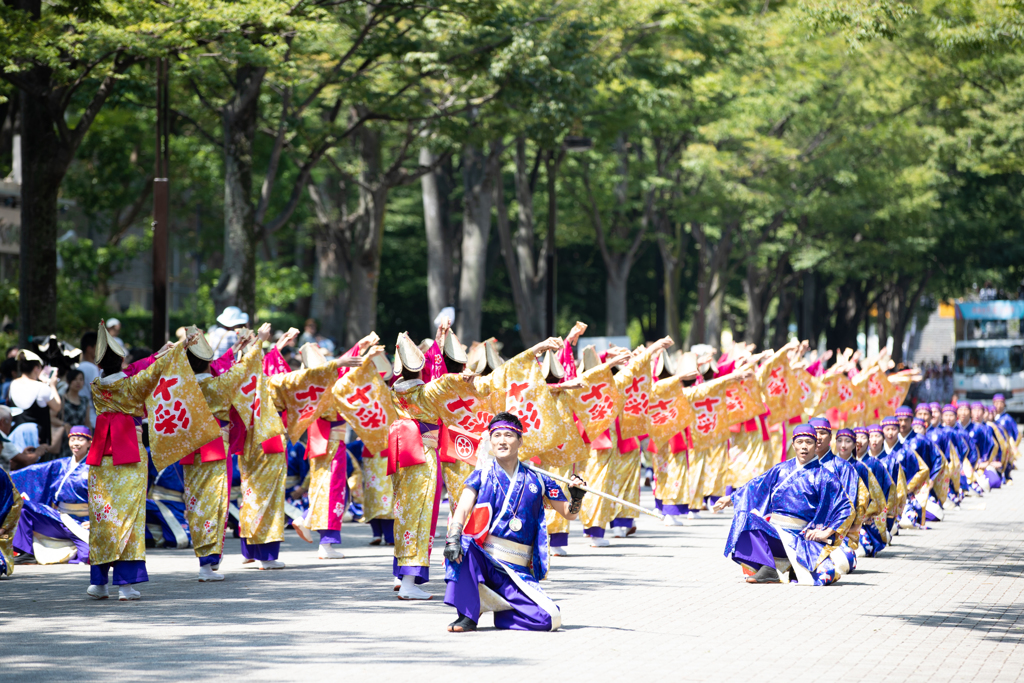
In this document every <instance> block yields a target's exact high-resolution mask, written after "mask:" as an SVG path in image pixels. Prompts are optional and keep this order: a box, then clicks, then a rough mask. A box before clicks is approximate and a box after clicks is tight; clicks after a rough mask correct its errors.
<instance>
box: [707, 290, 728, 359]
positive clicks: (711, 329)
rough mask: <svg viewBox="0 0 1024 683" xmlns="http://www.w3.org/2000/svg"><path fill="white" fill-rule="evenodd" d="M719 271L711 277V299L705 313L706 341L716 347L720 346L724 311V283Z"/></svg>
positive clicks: (719, 347)
mask: <svg viewBox="0 0 1024 683" xmlns="http://www.w3.org/2000/svg"><path fill="white" fill-rule="evenodd" d="M722 280H723V277H722V273H721V271H718V272H716V273H715V274H714V276H713V277H712V278H711V292H712V295H711V301H710V302H708V310H707V314H706V315H705V323H704V325H705V327H706V330H707V331H706V333H705V334H706V342H705V343H707V344H711V346H714V347H715V348H716V349H721V348H722V326H723V325H722V314H723V313H724V311H725V284H724V283H723V282H722Z"/></svg>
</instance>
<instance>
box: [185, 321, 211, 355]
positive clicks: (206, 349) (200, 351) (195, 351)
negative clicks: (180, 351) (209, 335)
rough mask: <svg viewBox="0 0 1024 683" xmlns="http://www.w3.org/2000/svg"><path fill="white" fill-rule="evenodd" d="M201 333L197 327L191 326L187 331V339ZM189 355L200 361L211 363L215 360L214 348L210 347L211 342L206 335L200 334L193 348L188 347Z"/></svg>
mask: <svg viewBox="0 0 1024 683" xmlns="http://www.w3.org/2000/svg"><path fill="white" fill-rule="evenodd" d="M197 332H199V328H198V327H196V326H195V325H190V326H189V328H188V329H187V330H185V339H188V338H189V337H191V336H192V335H194V334H196V333H197ZM188 351H189V353H191V354H192V355H193V356H195V357H196V358H198V359H199V360H205V361H211V360H213V347H212V346H210V342H209V341H208V340H207V339H206V335H205V334H203V333H201V332H199V338H198V339H196V342H195V343H194V344H192V346H190V347H188Z"/></svg>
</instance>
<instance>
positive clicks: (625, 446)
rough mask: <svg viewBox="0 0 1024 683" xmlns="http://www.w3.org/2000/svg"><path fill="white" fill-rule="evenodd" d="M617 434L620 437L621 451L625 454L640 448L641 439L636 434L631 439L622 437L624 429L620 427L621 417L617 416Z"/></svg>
mask: <svg viewBox="0 0 1024 683" xmlns="http://www.w3.org/2000/svg"><path fill="white" fill-rule="evenodd" d="M615 436H617V437H619V453H622V454H623V455H625V454H626V453H632V452H633V451H635V450H637V449H638V448H640V439H638V438H636V437H635V436H634V437H633V438H630V439H623V438H622V430H621V429H620V428H619V418H615Z"/></svg>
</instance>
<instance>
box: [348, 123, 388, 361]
mask: <svg viewBox="0 0 1024 683" xmlns="http://www.w3.org/2000/svg"><path fill="white" fill-rule="evenodd" d="M358 140H359V155H360V157H361V159H362V169H361V171H360V174H359V175H360V183H359V208H358V209H357V210H356V214H357V215H358V218H357V219H356V220H355V221H353V225H352V234H351V238H350V239H349V240H348V247H349V248H348V263H347V264H346V265H347V270H348V276H349V291H348V308H347V319H346V324H345V344H346V345H347V346H352V345H354V344H355V343H356V342H358V341H359V340H360V339H362V338H363V337H364V336H366V335H367V334H369V333H370V332H372V331H373V328H374V327H376V325H377V282H378V279H379V277H380V247H381V240H382V238H383V236H384V211H385V208H386V205H387V198H388V191H389V189H390V188H389V187H388V185H387V183H386V182H382V180H383V179H382V177H381V176H382V168H381V140H380V133H379V132H378V131H376V130H374V129H372V128H370V127H367V126H362V127H361V128H360V129H359V133H358Z"/></svg>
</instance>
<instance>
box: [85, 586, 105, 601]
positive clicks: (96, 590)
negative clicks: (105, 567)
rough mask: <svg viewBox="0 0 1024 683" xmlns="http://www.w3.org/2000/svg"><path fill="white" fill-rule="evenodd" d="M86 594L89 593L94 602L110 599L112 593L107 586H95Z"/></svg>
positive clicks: (90, 587)
mask: <svg viewBox="0 0 1024 683" xmlns="http://www.w3.org/2000/svg"><path fill="white" fill-rule="evenodd" d="M85 592H86V593H88V595H89V597H90V598H92V599H93V600H106V599H107V598H109V597H110V591H109V590H108V589H107V587H106V586H105V585H104V586H97V585H95V584H93V585H92V586H89V589H88V590H86V591H85Z"/></svg>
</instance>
